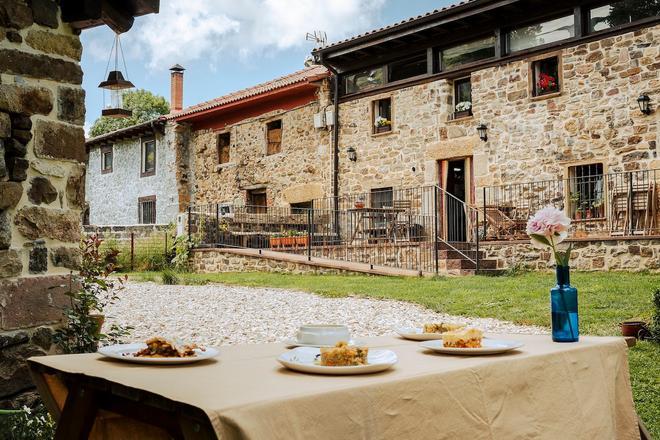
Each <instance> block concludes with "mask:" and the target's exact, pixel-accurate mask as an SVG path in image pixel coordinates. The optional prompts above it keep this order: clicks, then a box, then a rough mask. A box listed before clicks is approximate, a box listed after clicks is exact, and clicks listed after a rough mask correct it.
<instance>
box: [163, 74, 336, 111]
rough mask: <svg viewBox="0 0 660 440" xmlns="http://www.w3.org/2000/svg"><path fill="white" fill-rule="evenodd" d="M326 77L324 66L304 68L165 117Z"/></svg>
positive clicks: (201, 109) (209, 107)
mask: <svg viewBox="0 0 660 440" xmlns="http://www.w3.org/2000/svg"><path fill="white" fill-rule="evenodd" d="M328 75H329V72H328V69H326V68H325V67H324V66H321V65H314V66H310V67H306V68H305V69H303V70H299V71H297V72H293V73H290V74H289V75H285V76H283V77H280V78H276V79H273V80H271V81H268V82H265V83H262V84H257V85H256V86H252V87H248V88H247V89H243V90H238V91H236V92H233V93H230V94H228V95H224V96H221V97H219V98H215V99H212V100H210V101H206V102H202V103H200V104H195V105H193V106H190V107H186V108H184V109H183V110H181V111H180V112H176V113H170V114H169V115H167V119H176V118H178V117H181V116H186V115H190V114H192V113H197V112H201V111H204V110H210V109H212V108H215V107H220V106H222V105H225V104H229V103H232V102H236V101H241V100H243V99H247V98H251V97H253V96H258V95H261V94H264V93H268V92H271V91H273V90H277V89H281V88H283V87H287V86H291V85H293V84H297V83H303V82H310V81H316V80H319V79H321V78H324V77H326V76H328Z"/></svg>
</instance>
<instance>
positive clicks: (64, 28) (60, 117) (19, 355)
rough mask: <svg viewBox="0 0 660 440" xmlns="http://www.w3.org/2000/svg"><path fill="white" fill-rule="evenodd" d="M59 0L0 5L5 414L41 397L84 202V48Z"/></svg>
mask: <svg viewBox="0 0 660 440" xmlns="http://www.w3.org/2000/svg"><path fill="white" fill-rule="evenodd" d="M58 4H59V2H55V1H53V0H31V1H26V0H10V1H8V2H7V1H5V2H0V407H9V406H17V405H21V404H24V403H26V404H28V405H29V404H30V403H31V401H32V400H33V399H34V397H35V395H36V394H35V392H34V391H33V385H32V382H31V380H30V377H29V375H28V372H27V368H26V366H25V362H24V359H25V358H27V357H30V356H35V355H43V354H47V353H50V352H52V351H54V347H53V346H52V343H51V336H52V330H53V328H54V327H55V326H57V325H58V324H59V323H60V322H61V319H62V309H63V307H65V306H66V305H67V304H68V298H67V297H66V296H65V292H67V291H68V290H69V288H68V285H69V273H70V271H71V270H75V268H76V266H77V264H78V260H79V251H78V244H79V241H80V238H81V232H80V231H81V225H80V224H81V210H82V208H83V204H84V166H83V162H84V161H85V147H84V144H85V139H84V131H83V128H82V126H83V123H84V117H85V105H84V96H85V94H84V91H83V90H82V88H81V82H82V70H81V68H80V56H81V53H82V46H81V44H80V39H79V37H78V34H77V33H76V32H74V31H73V30H72V28H71V27H70V26H69V25H68V24H65V23H62V21H61V19H60V10H59V6H58Z"/></svg>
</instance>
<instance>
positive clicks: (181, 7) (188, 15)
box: [82, 0, 452, 127]
mask: <svg viewBox="0 0 660 440" xmlns="http://www.w3.org/2000/svg"><path fill="white" fill-rule="evenodd" d="M451 3H452V1H450V0H440V1H438V0H435V1H431V0H330V1H328V0H241V1H238V2H237V1H235V0H188V1H180V0H161V9H160V14H157V15H150V16H144V17H139V18H137V19H136V21H135V24H134V25H133V28H132V29H131V30H130V31H129V32H128V33H126V34H123V35H122V37H121V39H122V46H123V49H124V55H125V58H126V65H127V70H128V77H129V79H130V80H131V81H132V82H133V83H134V84H135V86H136V87H137V88H144V89H148V90H151V91H152V92H154V93H156V94H159V95H162V96H164V97H165V98H166V99H168V100H169V94H170V91H169V70H168V69H169V67H170V66H172V65H173V64H174V63H179V64H181V65H183V66H184V67H185V68H186V72H185V77H184V105H185V106H188V105H192V104H195V103H198V102H201V101H205V100H209V99H212V98H215V97H217V96H221V95H224V94H226V93H228V92H231V91H234V90H238V89H241V88H245V87H249V86H251V85H254V84H257V83H260V82H264V81H268V80H269V79H272V78H276V77H278V76H282V75H285V74H287V73H290V72H293V71H295V70H298V69H301V68H302V67H303V62H304V60H305V57H306V56H307V55H308V54H309V52H310V51H311V49H312V48H313V46H314V45H313V43H311V42H308V41H305V33H306V32H308V31H313V30H316V29H319V30H323V31H325V32H326V33H327V34H328V40H329V41H330V42H332V41H336V40H340V39H343V38H346V37H348V36H351V35H355V34H358V33H361V32H364V31H366V30H369V29H373V28H377V27H381V26H384V25H387V24H390V23H394V22H396V21H399V20H401V19H404V18H408V17H411V16H414V15H419V14H422V13H424V12H428V11H431V10H433V9H437V8H440V7H443V6H447V5H449V4H451ZM113 39H114V34H113V32H112V31H111V30H110V29H109V28H107V27H100V28H94V29H90V30H86V31H84V32H83V33H82V42H83V48H84V50H83V57H82V67H83V71H84V72H85V76H84V79H83V87H84V89H85V91H86V92H87V96H86V105H87V116H86V127H89V125H91V123H92V122H93V121H94V120H95V119H96V118H97V117H98V116H99V115H100V113H101V108H102V106H103V95H102V91H101V90H100V89H98V88H97V86H98V83H99V82H101V81H102V80H103V79H104V78H103V76H104V74H105V70H106V64H107V62H108V55H109V53H110V48H111V46H112V43H113ZM122 70H123V69H122ZM124 73H126V72H124Z"/></svg>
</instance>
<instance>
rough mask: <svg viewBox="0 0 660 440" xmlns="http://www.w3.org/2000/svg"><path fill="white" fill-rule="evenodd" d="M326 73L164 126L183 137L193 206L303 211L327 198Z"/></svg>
mask: <svg viewBox="0 0 660 440" xmlns="http://www.w3.org/2000/svg"><path fill="white" fill-rule="evenodd" d="M328 75H329V73H328V71H327V70H326V69H325V68H324V67H322V66H311V67H307V68H305V69H303V70H301V71H298V72H294V73H292V74H289V75H286V76H284V77H282V78H277V79H274V80H272V81H269V82H266V83H263V84H259V85H256V86H253V87H250V88H248V89H245V90H240V91H237V92H234V93H231V94H229V95H226V96H222V97H219V98H216V99H214V100H212V101H209V102H204V103H201V104H198V105H194V106H192V107H188V108H186V109H184V110H183V111H181V112H179V113H175V114H173V115H170V116H169V117H168V119H170V120H172V121H174V122H176V123H177V124H179V125H181V126H184V127H186V128H187V130H188V131H189V134H188V142H187V146H186V149H187V151H188V155H189V160H190V164H189V169H190V170H191V178H192V180H191V182H190V193H191V197H192V199H193V203H194V204H195V205H198V206H199V205H205V204H221V206H223V207H226V208H224V209H227V210H230V209H231V207H232V206H245V205H263V206H285V207H289V206H294V207H296V206H298V207H305V206H309V203H310V202H311V201H312V200H314V199H317V198H322V197H325V196H327V195H329V191H330V188H329V185H328V182H330V173H329V172H328V171H327V164H328V163H329V162H330V160H331V156H330V136H329V129H328V128H327V126H326V124H324V123H323V124H321V126H319V127H315V126H314V118H315V116H316V117H317V119H319V118H320V117H321V116H322V118H320V119H321V120H323V118H325V110H326V109H327V108H328V107H329V100H328V82H327V77H328Z"/></svg>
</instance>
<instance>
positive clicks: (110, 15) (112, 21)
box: [101, 0, 135, 34]
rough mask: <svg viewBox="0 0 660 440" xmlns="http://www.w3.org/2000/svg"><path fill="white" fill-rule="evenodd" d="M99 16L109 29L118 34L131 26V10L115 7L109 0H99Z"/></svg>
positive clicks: (126, 30)
mask: <svg viewBox="0 0 660 440" xmlns="http://www.w3.org/2000/svg"><path fill="white" fill-rule="evenodd" d="M101 8H102V11H101V18H102V19H103V22H104V23H105V24H107V25H108V27H109V28H110V29H112V30H113V31H115V32H116V33H118V34H122V33H124V32H128V31H129V30H130V29H131V28H132V27H133V22H134V21H135V18H134V17H133V10H132V9H129V8H121V7H116V6H115V5H114V4H112V3H110V0H101Z"/></svg>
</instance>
